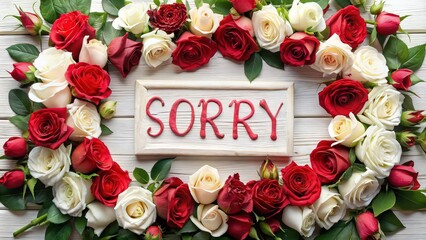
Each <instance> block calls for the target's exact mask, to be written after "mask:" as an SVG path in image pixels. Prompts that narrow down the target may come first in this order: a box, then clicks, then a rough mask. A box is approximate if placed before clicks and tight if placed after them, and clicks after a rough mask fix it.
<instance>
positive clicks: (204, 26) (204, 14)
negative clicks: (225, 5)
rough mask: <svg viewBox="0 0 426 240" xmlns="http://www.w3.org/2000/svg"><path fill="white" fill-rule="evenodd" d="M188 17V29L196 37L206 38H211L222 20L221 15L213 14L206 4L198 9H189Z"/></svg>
mask: <svg viewBox="0 0 426 240" xmlns="http://www.w3.org/2000/svg"><path fill="white" fill-rule="evenodd" d="M189 17H190V18H191V22H190V27H189V29H190V30H191V32H192V33H193V34H195V35H197V36H204V37H208V38H211V37H212V35H213V33H214V32H216V29H217V28H218V27H219V23H220V21H221V20H222V18H223V16H222V15H220V14H216V13H213V11H212V10H211V8H210V5H209V4H207V3H203V5H201V7H199V8H197V7H193V8H191V10H190V11H189Z"/></svg>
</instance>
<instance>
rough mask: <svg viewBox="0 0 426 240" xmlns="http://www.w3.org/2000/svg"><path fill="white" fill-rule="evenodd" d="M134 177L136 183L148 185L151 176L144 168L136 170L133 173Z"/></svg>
mask: <svg viewBox="0 0 426 240" xmlns="http://www.w3.org/2000/svg"><path fill="white" fill-rule="evenodd" d="M133 176H134V177H135V179H136V181H138V182H140V183H142V184H147V183H148V182H149V174H148V173H147V172H146V171H145V170H144V169H142V168H135V170H134V171H133Z"/></svg>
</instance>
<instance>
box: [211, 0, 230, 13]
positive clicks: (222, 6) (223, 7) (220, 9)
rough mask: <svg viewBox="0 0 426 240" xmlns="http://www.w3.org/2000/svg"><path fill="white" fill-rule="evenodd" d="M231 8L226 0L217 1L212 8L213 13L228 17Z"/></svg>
mask: <svg viewBox="0 0 426 240" xmlns="http://www.w3.org/2000/svg"><path fill="white" fill-rule="evenodd" d="M231 8H232V3H231V2H230V1H228V0H217V1H216V2H215V3H214V6H213V7H212V10H213V12H215V13H218V14H222V15H224V16H225V15H228V14H229V13H230V10H231Z"/></svg>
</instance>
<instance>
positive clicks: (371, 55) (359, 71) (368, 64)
mask: <svg viewBox="0 0 426 240" xmlns="http://www.w3.org/2000/svg"><path fill="white" fill-rule="evenodd" d="M388 73H389V68H388V66H386V59H385V57H384V56H383V54H381V53H379V52H378V51H377V49H375V48H373V47H370V46H362V47H359V48H358V49H357V50H356V51H355V52H354V63H353V64H352V67H351V68H349V69H347V70H345V72H344V75H345V76H348V77H349V78H350V79H354V80H358V81H360V82H372V83H375V84H377V85H384V84H386V83H387V80H386V77H387V76H388Z"/></svg>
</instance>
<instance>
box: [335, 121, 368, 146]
mask: <svg viewBox="0 0 426 240" xmlns="http://www.w3.org/2000/svg"><path fill="white" fill-rule="evenodd" d="M328 133H329V134H330V137H331V138H333V140H335V141H336V142H335V143H333V145H332V146H334V145H337V144H342V145H343V146H346V147H353V146H355V145H356V144H357V143H358V142H359V141H360V140H361V139H362V138H363V137H364V133H365V127H364V125H362V123H360V122H359V121H358V120H357V119H356V117H355V115H354V114H353V113H350V114H349V118H348V117H346V116H343V115H337V116H335V117H334V118H333V120H331V122H330V125H328Z"/></svg>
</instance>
